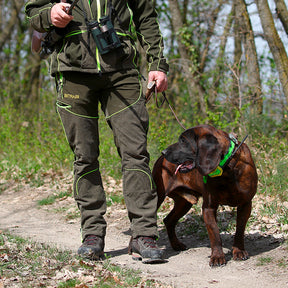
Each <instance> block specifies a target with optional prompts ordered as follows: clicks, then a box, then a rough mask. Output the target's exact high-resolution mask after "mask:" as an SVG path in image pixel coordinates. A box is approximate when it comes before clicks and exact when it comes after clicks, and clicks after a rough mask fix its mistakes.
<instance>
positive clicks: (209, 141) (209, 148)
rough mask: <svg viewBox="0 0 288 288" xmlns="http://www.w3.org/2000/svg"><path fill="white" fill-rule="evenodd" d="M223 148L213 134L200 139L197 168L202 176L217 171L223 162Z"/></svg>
mask: <svg viewBox="0 0 288 288" xmlns="http://www.w3.org/2000/svg"><path fill="white" fill-rule="evenodd" d="M221 151H222V149H221V146H220V143H219V142H218V140H217V138H216V137H215V136H214V135H212V134H206V135H203V137H199V139H198V153H197V160H196V161H197V166H198V170H199V172H200V173H201V174H202V175H208V174H209V173H211V172H212V171H214V170H215V169H216V167H217V166H218V165H219V163H220V160H221Z"/></svg>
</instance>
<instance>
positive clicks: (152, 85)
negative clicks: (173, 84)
mask: <svg viewBox="0 0 288 288" xmlns="http://www.w3.org/2000/svg"><path fill="white" fill-rule="evenodd" d="M153 88H154V91H153ZM153 92H154V93H155V101H156V106H157V108H158V109H159V108H161V107H162V106H163V104H164V103H165V101H166V102H167V103H168V106H169V108H170V110H171V112H172V113H173V115H174V117H175V119H176V120H177V122H178V124H179V125H180V126H181V127H182V128H183V129H184V130H186V128H185V127H184V126H183V124H182V123H181V122H180V120H179V118H178V117H177V115H176V113H175V111H174V110H173V108H172V106H171V105H170V102H169V101H168V99H167V97H166V94H165V92H162V95H163V101H162V102H161V103H160V105H159V102H158V97H157V94H158V93H157V87H156V82H155V81H151V82H149V83H148V85H147V91H146V95H145V97H146V103H148V102H149V100H150V99H151V97H152V93H153Z"/></svg>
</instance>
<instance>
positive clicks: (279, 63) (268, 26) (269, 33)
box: [256, 0, 288, 104]
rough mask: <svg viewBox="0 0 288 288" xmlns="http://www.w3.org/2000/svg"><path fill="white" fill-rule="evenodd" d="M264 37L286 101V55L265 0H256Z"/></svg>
mask: <svg viewBox="0 0 288 288" xmlns="http://www.w3.org/2000/svg"><path fill="white" fill-rule="evenodd" d="M256 4H257V8H258V12H259V16H260V20H261V24H262V28H263V32H264V37H265V39H266V41H267V42H268V45H269V47H270V50H271V53H272V55H273V58H274V60H275V64H276V68H277V71H278V73H279V79H280V82H281V84H282V89H283V93H284V95H285V98H286V104H287V102H288V57H287V53H286V50H285V47H284V45H283V42H282V41H281V39H280V37H279V34H278V33H277V30H276V28H275V24H274V21H273V17H272V13H271V11H270V9H269V6H268V2H267V0H256Z"/></svg>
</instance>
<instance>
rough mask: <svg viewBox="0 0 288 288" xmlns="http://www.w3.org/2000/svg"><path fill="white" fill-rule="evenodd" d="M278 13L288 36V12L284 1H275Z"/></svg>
mask: <svg viewBox="0 0 288 288" xmlns="http://www.w3.org/2000/svg"><path fill="white" fill-rule="evenodd" d="M275 4H276V13H277V15H278V17H279V19H280V21H281V23H282V25H283V27H284V29H285V32H286V34H288V10H287V7H286V5H285V2H284V0H275Z"/></svg>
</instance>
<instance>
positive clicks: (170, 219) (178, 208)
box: [164, 194, 192, 251]
mask: <svg viewBox="0 0 288 288" xmlns="http://www.w3.org/2000/svg"><path fill="white" fill-rule="evenodd" d="M171 198H172V199H173V200H174V207H173V209H172V211H171V212H170V213H169V214H168V216H167V217H166V218H165V219H164V223H165V226H166V229H167V233H168V237H169V241H170V244H171V246H172V248H173V249H174V250H176V251H182V250H186V249H187V248H186V245H184V244H183V243H181V242H180V241H179V240H178V238H177V236H176V232H175V227H176V224H177V222H178V220H179V219H180V218H181V217H183V216H184V215H185V214H186V213H187V212H188V211H189V210H190V208H191V207H192V204H191V203H189V202H188V201H187V200H185V199H184V198H182V197H181V196H179V195H177V194H174V195H173V197H171Z"/></svg>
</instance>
